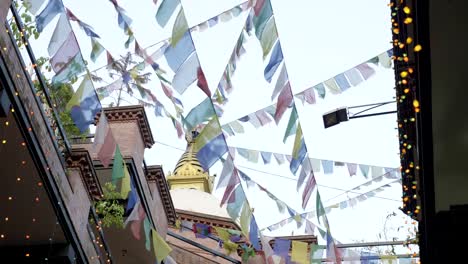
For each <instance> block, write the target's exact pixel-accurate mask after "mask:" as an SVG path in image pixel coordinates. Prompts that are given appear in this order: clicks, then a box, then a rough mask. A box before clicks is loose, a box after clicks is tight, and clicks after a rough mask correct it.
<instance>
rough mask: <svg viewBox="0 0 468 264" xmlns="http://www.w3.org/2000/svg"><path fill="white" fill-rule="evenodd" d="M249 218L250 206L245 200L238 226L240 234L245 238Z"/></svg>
mask: <svg viewBox="0 0 468 264" xmlns="http://www.w3.org/2000/svg"><path fill="white" fill-rule="evenodd" d="M251 217H252V211H251V210H250V206H249V204H248V202H247V200H245V201H244V206H243V207H242V212H241V216H240V226H241V230H242V233H243V234H244V236H246V237H248V236H249V224H250V218H251Z"/></svg>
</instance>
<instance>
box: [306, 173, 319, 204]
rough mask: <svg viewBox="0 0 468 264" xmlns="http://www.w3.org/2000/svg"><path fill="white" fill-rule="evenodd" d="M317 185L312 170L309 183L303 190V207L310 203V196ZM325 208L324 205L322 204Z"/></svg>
mask: <svg viewBox="0 0 468 264" xmlns="http://www.w3.org/2000/svg"><path fill="white" fill-rule="evenodd" d="M316 185H317V182H316V180H315V176H314V173H313V172H311V173H310V176H309V180H308V181H307V184H306V186H305V188H304V191H303V192H302V208H304V209H305V208H306V207H307V204H308V203H309V200H310V196H311V195H312V192H313V191H314V189H315V186H316ZM322 208H323V205H322Z"/></svg>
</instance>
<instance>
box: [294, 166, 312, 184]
mask: <svg viewBox="0 0 468 264" xmlns="http://www.w3.org/2000/svg"><path fill="white" fill-rule="evenodd" d="M310 173H312V166H311V163H310V159H304V160H303V161H302V168H301V173H300V174H299V179H298V180H297V185H296V191H299V188H301V186H302V184H303V183H304V180H305V179H306V178H307V176H309V174H310Z"/></svg>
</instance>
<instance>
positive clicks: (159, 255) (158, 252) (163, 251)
mask: <svg viewBox="0 0 468 264" xmlns="http://www.w3.org/2000/svg"><path fill="white" fill-rule="evenodd" d="M151 233H152V236H153V249H154V255H155V256H156V262H157V263H160V262H161V261H163V260H164V259H165V258H166V257H167V256H168V255H169V253H170V252H171V251H172V248H170V247H169V245H168V244H167V243H166V241H165V240H164V238H162V237H161V236H160V235H159V233H158V232H157V231H156V230H154V229H151Z"/></svg>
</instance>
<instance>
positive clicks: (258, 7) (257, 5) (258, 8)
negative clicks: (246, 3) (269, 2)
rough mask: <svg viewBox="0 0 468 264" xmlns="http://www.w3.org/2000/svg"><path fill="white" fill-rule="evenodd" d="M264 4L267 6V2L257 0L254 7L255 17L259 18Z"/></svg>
mask: <svg viewBox="0 0 468 264" xmlns="http://www.w3.org/2000/svg"><path fill="white" fill-rule="evenodd" d="M264 4H265V0H257V2H256V3H255V6H254V12H255V16H258V15H259V14H260V11H261V10H262V7H263V5H264Z"/></svg>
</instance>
